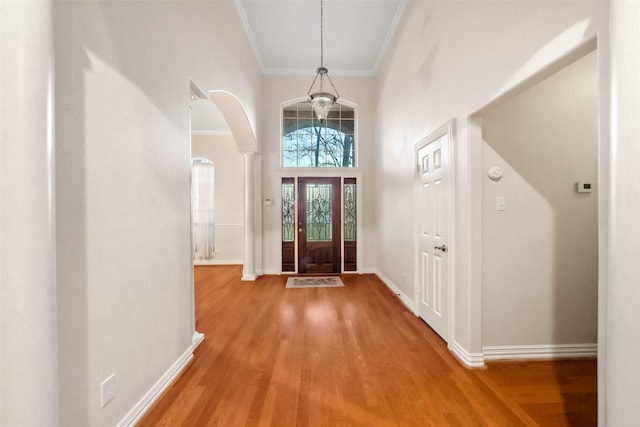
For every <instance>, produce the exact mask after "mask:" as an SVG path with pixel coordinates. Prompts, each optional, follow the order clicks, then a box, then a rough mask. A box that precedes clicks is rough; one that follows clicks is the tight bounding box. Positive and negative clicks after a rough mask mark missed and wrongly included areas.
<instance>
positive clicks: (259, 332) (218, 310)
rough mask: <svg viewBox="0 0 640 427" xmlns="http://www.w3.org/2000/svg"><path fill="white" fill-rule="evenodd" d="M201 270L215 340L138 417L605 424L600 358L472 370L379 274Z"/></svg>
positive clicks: (209, 336) (201, 294) (154, 421)
mask: <svg viewBox="0 0 640 427" xmlns="http://www.w3.org/2000/svg"><path fill="white" fill-rule="evenodd" d="M241 274H242V268H241V266H206V267H204V266H203V267H196V269H195V282H196V283H195V287H196V288H195V293H196V327H197V330H198V331H200V332H204V333H205V340H204V342H203V343H202V344H201V345H200V347H199V348H198V349H197V350H196V354H195V358H194V360H193V362H192V363H191V364H190V366H189V367H188V368H187V369H186V370H185V372H184V373H183V374H182V375H181V377H180V378H179V379H177V380H176V382H175V384H174V385H173V386H171V387H170V388H169V389H168V390H167V391H166V392H165V394H164V395H163V396H162V397H161V398H160V399H159V400H158V402H157V403H156V404H155V405H154V407H153V408H151V410H150V411H149V412H148V413H147V414H146V415H145V417H144V418H143V419H142V420H141V421H140V423H139V426H141V427H145V426H171V427H174V426H175V427H178V426H224V427H236V426H238V427H240V426H279V427H287V426H300V427H303V426H304V427H306V426H310V427H325V426H327V427H329V426H330V427H336V426H367V427H371V426H375V427H378V426H380V427H399V426H402V427H405V426H409V427H410V426H420V427H425V426H434V427H440V426H499V427H504V426H536V425H541V426H545V427H546V426H552V427H553V426H595V425H596V418H597V414H596V400H595V399H596V394H595V390H596V379H595V378H596V376H595V370H596V367H595V361H562V362H536V363H531V362H525V363H506V364H505V363H502V364H499V363H492V364H490V365H489V366H488V369H486V370H468V369H466V368H464V367H463V366H462V365H461V364H460V362H459V361H458V360H457V359H456V358H455V357H453V356H452V354H451V353H450V352H449V350H448V349H447V347H446V344H445V343H444V342H443V341H442V340H441V339H440V337H438V336H437V335H436V334H435V333H434V332H433V331H432V330H431V329H430V328H429V327H428V326H427V325H426V324H425V323H424V322H422V320H421V319H419V318H417V317H416V316H414V315H413V314H412V313H410V312H409V311H408V310H407V309H406V307H405V306H404V305H403V304H402V303H401V302H400V300H399V299H398V298H397V297H396V296H394V295H393V294H392V293H391V292H390V291H389V289H388V288H387V287H386V286H385V285H384V284H383V283H382V282H381V281H380V280H379V279H378V278H377V277H376V276H375V275H344V276H342V280H343V282H344V283H345V286H344V287H342V288H308V289H285V287H284V286H285V282H286V277H285V276H263V277H260V278H259V279H258V280H257V281H256V282H242V281H241V280H240V277H241Z"/></svg>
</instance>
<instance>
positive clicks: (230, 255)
mask: <svg viewBox="0 0 640 427" xmlns="http://www.w3.org/2000/svg"><path fill="white" fill-rule="evenodd" d="M191 156H192V157H193V158H196V157H202V158H205V159H208V160H211V161H212V162H213V165H214V167H215V190H214V197H215V233H214V236H215V247H216V250H215V252H216V254H215V256H214V258H213V260H212V261H211V263H212V264H242V262H243V258H244V222H243V218H244V187H243V185H244V174H243V170H244V169H243V168H244V162H243V158H242V154H240V153H239V152H238V147H237V145H236V142H235V140H234V138H233V135H231V134H220V135H216V134H213V135H211V134H197V133H196V134H193V135H192V136H191Z"/></svg>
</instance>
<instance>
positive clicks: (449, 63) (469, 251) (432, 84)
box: [375, 1, 608, 354]
mask: <svg viewBox="0 0 640 427" xmlns="http://www.w3.org/2000/svg"><path fill="white" fill-rule="evenodd" d="M606 32H608V5H607V2H537V1H521V2H476V1H457V2H408V3H407V5H406V7H405V10H404V13H403V16H402V18H401V20H400V22H399V26H398V29H397V32H396V34H395V35H394V38H393V39H392V41H391V43H390V45H389V49H388V51H387V53H386V55H385V59H384V61H383V63H382V65H381V67H380V70H379V72H378V76H377V88H378V101H377V108H376V120H375V126H376V131H375V138H376V146H377V148H378V149H377V151H376V158H375V162H376V179H375V182H376V197H377V203H376V224H377V230H378V245H377V248H378V253H377V257H376V259H377V266H378V269H379V270H380V271H381V273H382V274H384V276H386V277H387V278H388V279H389V280H390V281H391V282H393V283H394V284H395V285H396V286H397V287H398V288H399V289H400V290H401V292H402V293H404V294H405V295H407V296H408V297H409V298H413V296H414V289H413V281H414V278H413V259H414V254H413V247H414V246H413V238H414V237H413V227H412V224H413V219H412V215H413V214H412V212H413V171H414V167H413V164H414V159H413V156H414V154H413V147H414V145H415V144H416V143H418V142H419V141H420V140H421V139H422V138H424V137H425V136H427V135H429V133H431V132H432V131H433V130H435V129H437V128H438V127H439V126H441V125H442V124H443V123H445V122H447V121H448V120H451V119H454V122H455V125H454V135H453V142H452V150H453V153H454V157H453V159H452V160H453V165H454V170H455V172H454V177H453V178H454V203H455V212H454V218H453V220H454V221H453V224H454V230H455V236H454V239H453V241H452V242H449V246H450V247H451V248H452V252H451V254H453V255H452V261H453V262H452V263H451V265H453V268H454V271H453V275H454V276H453V277H454V281H453V283H452V288H453V293H452V295H453V298H454V301H453V305H454V312H453V316H454V319H453V331H451V340H452V341H454V342H455V344H457V346H458V347H460V348H462V349H464V351H466V352H467V353H469V354H476V353H477V354H480V353H481V352H482V348H481V343H482V340H481V339H479V336H478V335H480V333H479V332H478V330H476V329H474V328H476V326H477V325H479V324H480V323H481V321H482V312H481V309H480V308H479V307H478V301H479V298H476V294H477V292H478V289H477V286H478V285H477V283H479V281H477V280H476V279H477V278H475V277H472V274H474V271H475V270H474V269H473V268H472V267H473V263H472V261H473V257H474V253H473V250H474V247H473V245H472V241H473V236H474V235H475V234H477V233H479V231H480V230H478V229H477V227H476V226H475V225H473V224H475V223H474V221H473V218H472V217H471V213H472V208H473V203H474V200H475V199H474V198H473V195H472V194H471V188H472V180H473V179H475V177H473V176H471V175H470V172H471V171H472V170H473V168H474V167H475V166H474V165H473V164H471V161H472V160H473V150H472V148H473V147H471V146H470V145H469V132H470V131H472V129H471V127H470V126H469V119H468V118H469V117H470V116H472V115H473V114H474V113H475V112H476V111H478V110H480V109H481V108H482V107H484V106H486V105H487V104H489V103H490V102H491V101H493V100H494V99H496V98H498V97H499V96H501V95H502V94H504V93H506V92H507V91H509V90H510V89H512V88H514V87H515V86H517V85H518V84H520V83H521V82H523V81H525V80H526V79H528V78H529V77H531V76H532V75H534V74H536V73H538V72H539V71H540V70H543V69H545V68H546V67H548V66H549V64H552V63H554V62H555V61H557V60H558V59H559V58H561V57H562V56H563V55H566V54H567V52H570V51H572V50H574V49H576V48H577V47H578V46H580V45H582V44H584V43H585V42H587V41H588V40H591V39H593V38H594V37H596V36H597V35H598V34H599V33H606ZM399 206H400V207H402V208H398V207H399ZM403 274H406V275H407V280H406V284H405V283H404V280H403ZM472 286H473V287H472Z"/></svg>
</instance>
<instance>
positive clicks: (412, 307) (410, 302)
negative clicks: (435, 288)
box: [375, 270, 416, 314]
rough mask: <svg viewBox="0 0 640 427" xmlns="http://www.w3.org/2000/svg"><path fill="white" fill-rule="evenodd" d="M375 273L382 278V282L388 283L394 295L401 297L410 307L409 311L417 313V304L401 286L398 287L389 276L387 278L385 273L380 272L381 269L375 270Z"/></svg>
mask: <svg viewBox="0 0 640 427" xmlns="http://www.w3.org/2000/svg"><path fill="white" fill-rule="evenodd" d="M375 274H376V275H377V276H378V277H379V278H380V280H382V283H384V284H385V285H387V287H388V288H389V289H391V292H393V294H394V295H396V296H397V297H398V298H400V301H402V303H403V304H404V305H405V306H406V307H407V308H408V309H409V311H411V312H412V313H413V314H415V313H416V310H415V305H414V304H413V300H412V299H411V298H409V297H408V296H406V295H405V294H404V293H403V292H402V291H401V290H400V288H398V287H397V286H396V285H395V284H394V283H393V282H392V281H391V280H389V278H387V277H386V276H385V275H384V274H382V273H380V271H377V270H376V271H375Z"/></svg>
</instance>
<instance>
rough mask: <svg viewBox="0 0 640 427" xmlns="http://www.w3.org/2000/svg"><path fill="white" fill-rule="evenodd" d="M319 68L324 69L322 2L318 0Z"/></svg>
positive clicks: (322, 0)
mask: <svg viewBox="0 0 640 427" xmlns="http://www.w3.org/2000/svg"><path fill="white" fill-rule="evenodd" d="M320 67H323V68H324V0H320Z"/></svg>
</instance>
